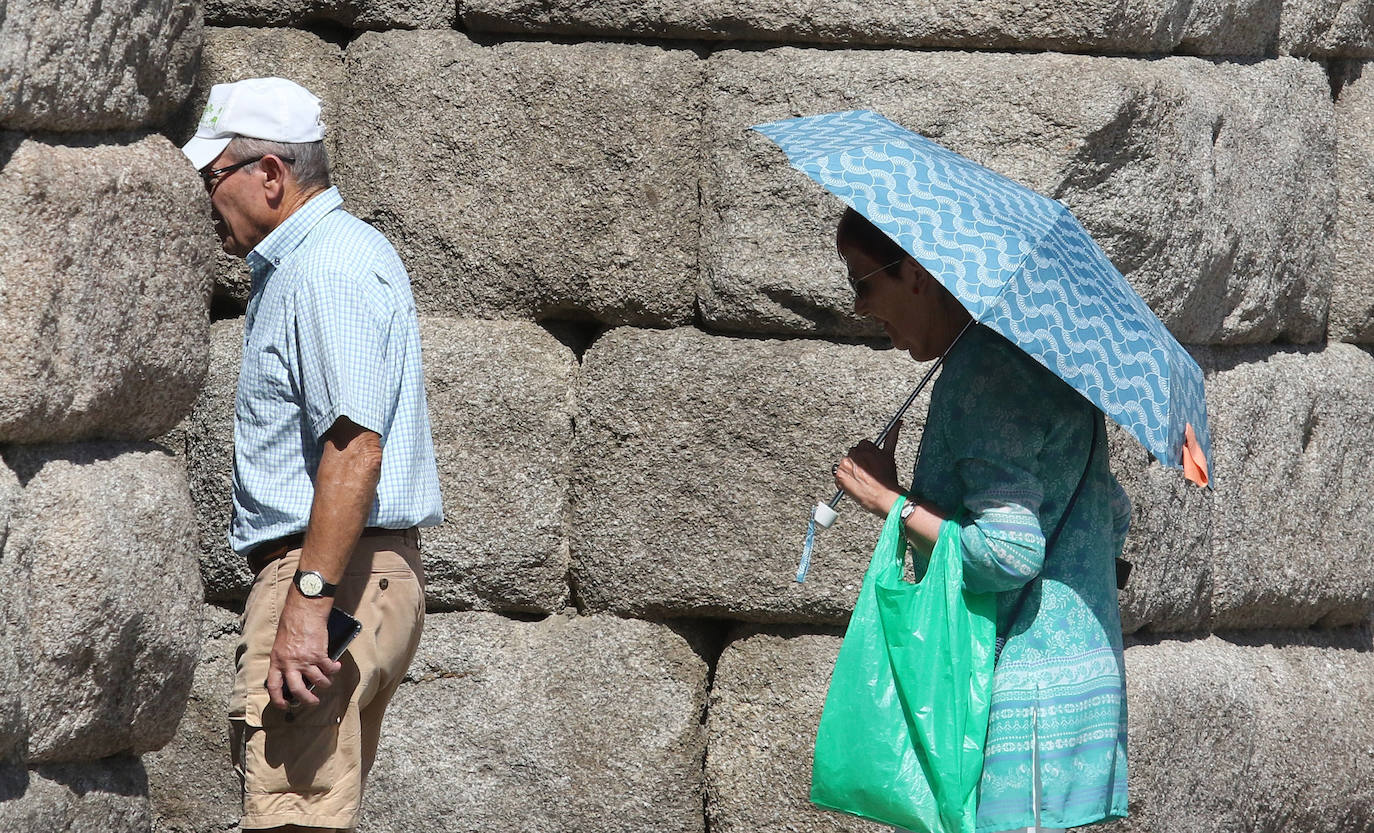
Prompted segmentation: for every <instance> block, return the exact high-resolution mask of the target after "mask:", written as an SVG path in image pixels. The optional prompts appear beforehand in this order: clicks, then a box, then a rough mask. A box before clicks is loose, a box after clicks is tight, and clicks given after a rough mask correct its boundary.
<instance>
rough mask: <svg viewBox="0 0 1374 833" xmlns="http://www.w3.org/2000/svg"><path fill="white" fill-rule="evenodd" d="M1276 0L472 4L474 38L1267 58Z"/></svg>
mask: <svg viewBox="0 0 1374 833" xmlns="http://www.w3.org/2000/svg"><path fill="white" fill-rule="evenodd" d="M1279 9H1280V7H1279V4H1276V3H1270V2H1265V1H1264V0H1241V2H1226V0H1204V2H1196V3H1189V2H1178V1H1177V0H1148V1H1147V2H1136V3H1131V4H1127V5H1123V4H1121V3H1115V2H1103V0H1069V2H1056V3H1027V2H1024V0H1010V2H1006V1H1005V0H1003V1H1001V2H999V1H997V0H993V1H992V2H990V1H989V0H982V1H981V2H978V3H967V2H960V0H934V2H928V3H921V4H912V3H903V2H900V0H874V1H873V2H854V0H819V2H817V0H807V1H806V2H803V1H802V0H767V2H764V0H743V1H742V2H741V0H732V2H723V0H695V2H686V3H662V2H654V3H643V2H626V0H618V1H617V2H605V0H553V2H549V0H465V2H464V3H463V4H462V9H461V15H462V20H463V23H464V24H465V25H466V26H467V28H468V30H469V31H493V32H540V33H550V34H560V35H601V36H617V35H620V36H627V35H628V36H634V37H646V36H647V37H668V38H691V39H698V38H706V39H728V40H761V41H784V42H789V43H808V42H811V43H834V44H846V45H901V46H930V47H959V48H968V49H1006V50H1015V49H1025V50H1040V49H1049V50H1054V51H1059V52H1126V53H1133V52H1143V53H1149V54H1155V55H1158V54H1164V53H1168V52H1172V51H1174V50H1176V49H1183V50H1186V51H1188V52H1193V53H1198V54H1220V55H1264V54H1267V53H1268V51H1269V50H1270V48H1271V46H1270V45H1271V43H1272V41H1273V40H1274V37H1275V35H1276V34H1277V31H1278V27H1279Z"/></svg>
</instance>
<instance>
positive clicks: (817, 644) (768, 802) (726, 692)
mask: <svg viewBox="0 0 1374 833" xmlns="http://www.w3.org/2000/svg"><path fill="white" fill-rule="evenodd" d="M841 635H842V634H841V633H839V632H834V633H805V632H803V631H800V630H798V629H796V628H787V627H782V628H769V629H766V630H758V629H756V628H752V627H745V628H740V629H737V630H736V632H735V633H734V634H732V635H731V639H730V642H729V643H728V644H727V646H726V648H725V651H724V653H722V654H721V657H720V662H719V663H718V664H717V665H716V676H715V681H714V683H713V684H712V686H711V704H710V709H709V711H708V712H707V719H706V733H707V754H706V794H707V799H706V814H707V818H708V819H710V823H711V830H712V831H713V832H714V833H755V832H756V831H760V830H787V831H790V833H822V831H824V833H834V831H853V832H854V833H861V831H862V833H886V831H889V830H891V829H892V828H890V827H885V826H883V825H880V824H875V823H873V822H868V821H864V820H862V819H858V818H854V817H852V816H846V815H842V814H840V813H831V812H827V811H824V810H820V809H818V808H817V807H815V806H814V805H812V804H811V802H810V801H809V800H808V795H809V793H810V790H811V755H812V748H813V745H814V743H815V740H816V727H817V726H818V725H819V724H820V720H821V708H822V707H823V706H824V705H825V692H826V689H827V688H828V687H829V685H830V672H831V670H832V669H833V668H834V667H835V657H836V656H837V655H838V654H839V651H840V642H841V638H840V637H841Z"/></svg>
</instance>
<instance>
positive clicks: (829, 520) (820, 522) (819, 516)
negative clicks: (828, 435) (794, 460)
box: [811, 317, 973, 529]
mask: <svg viewBox="0 0 1374 833" xmlns="http://www.w3.org/2000/svg"><path fill="white" fill-rule="evenodd" d="M972 326H973V318H972V317H970V318H969V320H968V323H967V324H965V325H964V328H963V329H962V330H960V331H959V334H958V335H957V336H955V337H954V340H953V341H951V342H950V343H949V346H948V347H946V348H945V352H943V353H941V354H940V357H939V358H938V359H936V360H935V363H934V364H932V365H931V366H930V369H929V370H927V371H926V375H924V376H922V377H921V381H920V382H918V383H917V384H916V389H915V390H913V391H912V392H911V395H910V396H908V397H907V398H906V401H905V402H903V403H902V407H900V408H898V409H897V413H895V414H893V415H892V418H891V419H889V420H888V421H887V425H884V426H883V430H882V431H880V432H879V433H878V439H876V440H874V441H873V444H874V445H882V444H883V441H884V440H886V439H887V435H888V434H889V433H891V431H892V428H893V426H895V425H896V424H897V422H898V421H899V420H901V418H902V417H903V416H904V415H905V414H906V412H907V409H909V408H910V407H911V406H912V405H913V404H915V402H916V397H917V396H920V395H921V391H922V390H923V389H924V388H925V386H926V383H927V382H929V381H930V377H932V376H934V375H935V371H937V370H939V369H940V365H942V364H944V363H945V356H948V355H949V351H951V350H953V349H954V345H956V344H958V343H959V339H961V338H963V337H964V333H966V332H968V328H969V327H972ZM842 500H844V489H836V490H835V494H834V496H833V497H831V498H830V500H829V501H827V502H825V503H819V502H818V503H817V504H816V508H815V509H812V510H811V520H813V521H815V522H816V526H819V527H820V528H822V529H829V528H830V525H831V524H833V523H835V519H836V518H837V517H839V513H837V512H836V511H835V510H836V509H839V507H840V501H842Z"/></svg>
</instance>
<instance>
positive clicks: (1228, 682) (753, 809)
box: [706, 628, 1374, 833]
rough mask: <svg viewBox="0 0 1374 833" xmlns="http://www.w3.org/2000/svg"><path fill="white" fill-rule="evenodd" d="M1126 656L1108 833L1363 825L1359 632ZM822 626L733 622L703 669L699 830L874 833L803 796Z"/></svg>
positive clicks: (1140, 649) (1177, 644)
mask: <svg viewBox="0 0 1374 833" xmlns="http://www.w3.org/2000/svg"><path fill="white" fill-rule="evenodd" d="M1267 635H1268V636H1270V637H1274V638H1275V641H1274V643H1273V644H1265V643H1263V642H1259V641H1257V640H1255V639H1254V638H1248V637H1247V638H1246V639H1244V640H1243V641H1239V642H1228V641H1225V640H1222V639H1218V638H1215V637H1214V638H1209V639H1193V640H1171V641H1166V642H1161V643H1158V644H1143V645H1132V646H1131V647H1128V648H1127V651H1126V668H1127V673H1126V679H1127V687H1128V695H1127V696H1128V702H1129V710H1130V749H1129V755H1130V765H1131V804H1130V813H1131V818H1130V819H1129V820H1127V821H1124V822H1117V823H1113V824H1111V825H1108V826H1104V827H1103V828H1102V829H1103V830H1111V831H1120V832H1121V833H1127V831H1129V832H1130V833H1136V831H1140V833H1144V831H1160V830H1188V831H1199V833H1222V831H1236V830H1280V829H1282V830H1303V831H1313V833H1328V831H1329V833H1336V831H1352V830H1368V829H1369V824H1370V819H1371V818H1374V791H1372V790H1371V786H1370V785H1371V784H1374V780H1371V772H1370V769H1371V763H1370V762H1371V758H1370V756H1369V754H1368V751H1367V750H1368V749H1369V748H1370V746H1371V744H1374V726H1371V725H1370V721H1369V720H1368V719H1367V718H1366V717H1365V714H1366V710H1365V709H1364V708H1363V707H1362V705H1361V704H1362V703H1363V698H1365V697H1366V696H1367V692H1368V690H1369V687H1370V685H1371V683H1374V652H1371V651H1370V644H1369V636H1368V634H1367V633H1364V634H1359V633H1349V632H1346V633H1334V634H1325V635H1321V634H1312V633H1305V634H1287V633H1282V632H1269V633H1268V634H1267ZM840 641H841V640H840V637H839V636H838V635H834V636H832V635H824V634H816V635H808V634H804V633H799V632H797V631H796V630H794V629H790V628H769V629H766V630H763V631H756V630H752V629H743V630H742V631H741V632H739V633H737V634H736V636H735V638H734V639H733V640H732V641H731V642H730V644H728V645H727V647H726V649H725V651H724V653H723V654H722V655H721V658H720V662H719V664H718V665H717V668H716V675H715V682H714V684H713V686H712V689H711V703H710V710H709V713H708V719H707V732H708V753H707V760H706V777H707V791H708V799H707V812H708V815H709V817H710V820H711V829H712V830H714V831H740V833H743V832H744V831H756V830H792V831H798V833H806V832H807V831H823V830H824V831H833V830H854V831H860V830H863V831H869V830H872V831H875V833H876V831H879V830H883V829H884V828H881V827H879V826H877V825H871V824H868V823H866V822H862V821H859V820H856V819H851V818H849V817H847V816H841V815H838V814H831V813H823V812H821V811H818V810H816V809H814V808H813V807H811V806H810V805H809V803H808V802H807V799H806V790H807V787H808V786H809V784H810V779H811V772H810V764H811V751H812V742H813V740H814V737H815V730H816V726H817V724H818V723H819V720H820V713H821V708H822V706H823V704H824V699H825V691H826V688H827V687H828V685H829V677H830V671H831V669H832V668H833V666H834V660H835V656H836V655H837V653H838V651H839V646H840Z"/></svg>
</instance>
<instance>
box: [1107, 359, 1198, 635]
mask: <svg viewBox="0 0 1374 833" xmlns="http://www.w3.org/2000/svg"><path fill="white" fill-rule="evenodd" d="M1204 372H1205V369H1204ZM1107 426H1108V442H1109V445H1110V448H1111V460H1112V471H1113V472H1114V473H1115V474H1116V477H1117V479H1118V480H1119V481H1121V485H1122V487H1123V488H1125V490H1126V494H1127V495H1128V496H1129V497H1130V499H1131V531H1130V533H1129V534H1128V535H1127V536H1126V547H1125V550H1124V552H1123V555H1122V557H1124V558H1125V559H1126V560H1127V561H1129V562H1131V575H1130V578H1129V580H1128V581H1127V582H1126V587H1125V589H1124V590H1123V591H1122V592H1121V594H1120V596H1119V598H1120V601H1121V628H1122V630H1123V631H1124V632H1126V633H1134V632H1136V631H1138V630H1143V629H1144V630H1152V631H1187V630H1199V629H1205V628H1207V627H1208V626H1209V625H1210V624H1211V620H1212V537H1213V533H1212V523H1213V518H1214V515H1215V511H1216V510H1215V506H1216V504H1217V502H1218V501H1219V500H1220V497H1219V496H1218V494H1217V492H1216V491H1215V490H1206V489H1200V488H1198V487H1197V486H1194V485H1193V484H1191V483H1189V482H1188V481H1186V480H1185V479H1184V478H1183V473H1182V472H1180V471H1178V470H1177V469H1166V468H1164V467H1163V466H1161V465H1160V464H1159V463H1158V462H1156V461H1155V460H1154V458H1153V456H1151V454H1150V453H1149V452H1148V451H1146V450H1145V448H1144V447H1143V446H1141V445H1140V442H1139V441H1138V440H1136V439H1135V437H1133V436H1131V435H1130V434H1128V433H1126V431H1124V430H1123V429H1121V428H1118V427H1117V426H1116V425H1115V424H1113V423H1112V422H1111V421H1110V420H1108V423H1107ZM1213 431H1215V428H1214V429H1213ZM1213 436H1215V434H1214V435H1213ZM1213 453H1214V454H1215V449H1214V451H1213Z"/></svg>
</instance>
